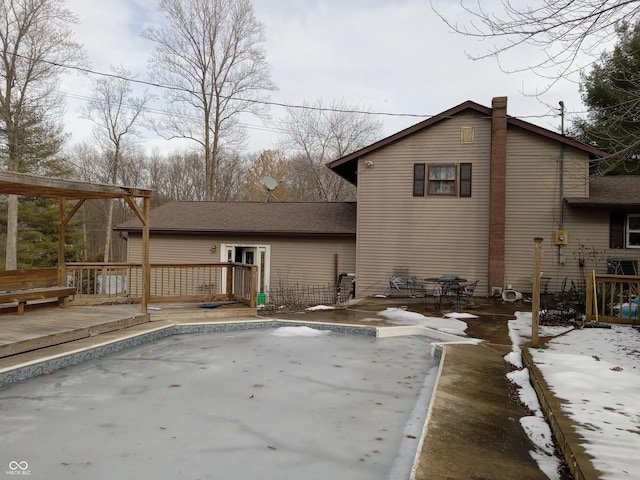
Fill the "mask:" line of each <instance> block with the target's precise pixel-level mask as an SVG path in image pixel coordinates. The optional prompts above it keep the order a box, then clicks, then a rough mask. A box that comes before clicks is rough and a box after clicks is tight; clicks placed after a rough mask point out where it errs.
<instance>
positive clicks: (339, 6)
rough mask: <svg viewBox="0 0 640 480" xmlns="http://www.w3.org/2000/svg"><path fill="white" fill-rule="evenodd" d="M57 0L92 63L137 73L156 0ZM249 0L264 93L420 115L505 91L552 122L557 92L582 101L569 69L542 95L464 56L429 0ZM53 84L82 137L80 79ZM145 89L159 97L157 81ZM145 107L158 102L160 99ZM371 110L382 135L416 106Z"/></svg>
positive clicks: (255, 128) (261, 141)
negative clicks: (263, 67) (268, 89)
mask: <svg viewBox="0 0 640 480" xmlns="http://www.w3.org/2000/svg"><path fill="white" fill-rule="evenodd" d="M66 3H67V6H68V8H69V9H71V10H72V11H73V12H75V13H76V14H77V15H78V19H79V22H80V23H79V24H78V25H76V26H75V27H74V28H75V31H76V37H75V38H76V40H77V41H78V42H80V43H82V44H84V47H85V49H86V51H87V54H88V59H89V62H90V64H91V68H92V69H93V70H96V71H103V72H106V71H108V70H109V67H110V66H111V65H122V66H124V67H125V68H127V69H128V70H130V71H131V72H133V73H134V75H137V78H138V79H141V80H147V79H148V76H147V71H146V67H147V59H148V57H149V55H150V53H151V51H152V49H153V45H152V44H151V43H150V42H149V41H147V40H144V39H142V38H141V37H140V32H141V31H142V30H143V28H144V26H145V25H147V24H149V23H154V22H158V20H159V19H160V18H161V17H160V16H159V15H160V14H159V12H158V11H157V1H156V0H105V1H103V2H88V1H87V0H67V2H66ZM434 3H435V4H436V5H438V6H439V7H438V8H439V9H441V11H442V12H443V13H444V14H445V15H446V16H447V17H448V18H451V19H452V20H453V21H456V20H459V21H460V22H464V21H465V19H466V17H465V16H464V12H463V10H462V9H461V7H460V6H459V4H458V3H457V2H452V1H450V0H434ZM491 3H496V4H497V3H498V2H496V1H495V0H491V1H486V2H485V1H483V8H487V9H489V5H490V4H491ZM253 5H254V9H255V13H256V17H257V19H258V20H259V21H260V22H263V23H264V25H265V31H266V36H267V41H266V43H265V45H264V48H265V50H266V53H267V60H268V62H269V63H270V65H271V67H272V70H271V74H272V79H273V81H274V83H275V84H276V85H277V87H278V88H279V90H278V91H276V92H273V93H272V95H271V100H272V101H274V102H281V103H287V104H301V103H303V102H305V101H306V102H309V103H312V102H314V101H315V100H317V99H322V101H323V103H324V104H325V105H327V104H330V103H331V102H332V101H335V100H343V101H344V102H345V103H347V104H348V105H360V106H362V107H366V108H367V109H370V110H373V111H376V112H392V113H410V114H416V115H427V116H430V115H436V114H438V113H440V112H442V111H444V110H447V109H449V108H451V107H453V106H455V105H458V104H460V103H462V102H464V101H466V100H473V101H475V102H477V103H480V104H482V105H486V106H490V105H491V99H492V97H495V96H508V97H509V106H508V113H509V114H511V115H514V116H517V117H519V118H522V119H523V120H526V121H530V122H532V123H536V124H538V125H541V126H543V127H545V128H549V129H552V130H558V128H559V125H560V119H559V115H558V102H559V101H560V100H562V101H563V102H564V103H565V106H566V108H567V111H568V116H569V117H570V116H571V113H572V112H580V111H583V106H582V104H581V103H580V95H579V91H578V85H577V83H575V81H576V80H577V78H574V79H573V80H574V81H573V82H572V81H569V80H565V81H562V82H559V83H558V84H556V85H555V86H554V87H553V89H552V90H551V91H550V92H548V93H547V94H546V95H545V96H544V97H543V100H544V101H545V102H546V104H545V103H543V102H541V101H540V100H539V99H538V98H535V97H534V96H531V94H532V93H534V92H535V91H536V90H540V89H542V88H544V86H545V84H546V82H545V81H544V80H542V79H540V78H538V77H536V76H535V75H533V74H532V73H530V72H527V73H520V74H505V73H502V72H501V71H500V69H499V68H498V65H497V63H496V62H495V60H492V59H488V60H482V61H473V60H469V59H468V58H467V56H466V53H465V52H470V53H483V52H485V51H486V48H488V47H489V46H490V45H489V44H480V43H478V42H477V41H475V40H473V39H471V38H468V37H464V36H460V35H456V34H453V33H451V32H450V31H449V28H448V27H447V26H446V25H445V24H444V23H443V22H442V21H441V20H440V19H439V18H438V17H437V16H436V15H435V14H434V12H433V11H432V9H431V7H430V4H429V1H428V0H396V1H389V0H253ZM496 8H498V7H496ZM536 54H537V53H536V52H535V51H533V50H531V49H529V50H528V51H524V50H519V51H518V52H517V55H516V56H515V57H511V58H510V59H505V61H507V62H508V61H512V62H519V61H528V60H529V59H531V61H533V60H534V59H535V55H536ZM523 59H526V60H523ZM522 65H523V64H518V66H522ZM63 90H64V92H65V94H66V95H67V99H68V105H67V114H66V115H65V125H66V129H67V131H69V132H70V133H72V138H71V140H70V144H73V143H76V142H80V141H82V140H83V139H85V138H88V135H89V133H90V130H91V125H90V124H89V122H88V121H86V120H81V119H79V114H78V110H79V109H80V107H81V105H82V104H83V103H84V102H85V101H86V97H87V96H89V95H90V94H91V82H90V79H89V78H88V77H81V76H79V75H76V74H72V75H65V76H64V82H63ZM152 93H155V94H157V95H158V96H160V97H161V96H162V91H152ZM527 94H529V95H527ZM550 107H553V109H550ZM154 108H157V109H162V108H163V107H162V104H161V102H157V103H156V104H155V105H154ZM283 113H284V112H283V109H282V108H279V107H272V109H271V114H272V115H273V117H275V118H277V117H279V116H281V115H282V114H283ZM380 119H381V120H382V121H383V122H384V124H383V125H384V126H383V134H384V136H387V135H391V134H393V133H395V132H397V131H399V130H401V129H403V128H406V127H408V126H410V125H412V124H414V123H417V122H419V121H421V118H416V117H391V116H380ZM243 122H244V123H245V124H246V125H248V126H249V129H248V133H249V137H250V138H249V143H248V150H249V151H260V150H263V149H271V148H276V147H277V146H278V132H277V130H275V129H274V128H273V124H268V123H267V124H265V123H263V122H262V121H260V120H259V119H258V118H255V117H247V118H245V119H243ZM144 144H145V146H146V147H147V148H150V147H151V146H159V147H161V148H162V150H163V151H164V152H171V151H173V150H176V149H178V148H180V146H181V145H179V144H178V143H174V142H168V141H164V140H160V139H158V138H157V137H156V136H155V135H154V134H153V133H151V132H145V135H144Z"/></svg>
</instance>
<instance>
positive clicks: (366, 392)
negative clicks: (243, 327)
mask: <svg viewBox="0 0 640 480" xmlns="http://www.w3.org/2000/svg"><path fill="white" fill-rule="evenodd" d="M282 332H283V331H282V330H281V329H264V330H252V331H239V332H225V333H201V334H196V335H178V336H172V337H168V338H164V339H161V340H158V341H155V342H152V343H146V344H143V345H139V346H137V347H134V348H131V349H127V350H123V351H120V352H118V353H114V354H112V355H110V356H108V357H104V358H101V359H95V360H91V361H87V362H85V363H81V364H79V365H75V366H73V367H69V368H66V369H63V370H59V371H56V372H53V373H52V374H51V375H44V376H40V377H36V378H33V379H30V380H28V381H25V382H19V383H13V384H9V385H6V386H4V387H2V388H1V389H0V412H2V416H1V420H0V462H2V466H3V469H4V470H5V471H6V473H7V474H8V475H9V474H11V475H17V474H25V473H26V472H29V473H30V477H31V478H46V479H110V480H111V479H178V478H185V479H224V480H228V479H249V478H256V479H278V480H281V479H287V478H289V479H328V478H335V479H340V480H347V479H366V480H372V479H378V478H379V479H386V478H394V479H395V478H408V477H409V473H410V470H411V466H412V463H413V458H414V455H415V452H416V448H417V446H418V442H419V439H420V434H421V431H422V428H423V425H424V421H425V417H426V412H427V408H428V403H429V399H430V397H431V390H432V388H433V384H434V382H435V378H436V373H437V364H438V360H436V359H434V358H432V357H431V340H429V339H428V338H425V337H421V336H410V337H392V338H376V337H373V336H366V335H347V334H338V333H329V332H324V333H323V334H321V335H317V336H301V335H298V333H312V334H313V333H316V332H309V330H294V333H293V334H288V333H289V332H285V333H286V335H285V336H277V335H276V334H278V333H282ZM26 465H28V468H27V469H23V467H25V466H26Z"/></svg>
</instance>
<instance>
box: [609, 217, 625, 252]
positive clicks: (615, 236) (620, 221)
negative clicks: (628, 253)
mask: <svg viewBox="0 0 640 480" xmlns="http://www.w3.org/2000/svg"><path fill="white" fill-rule="evenodd" d="M625 219H626V215H625V214H624V213H621V212H611V214H610V216H609V248H624V222H625Z"/></svg>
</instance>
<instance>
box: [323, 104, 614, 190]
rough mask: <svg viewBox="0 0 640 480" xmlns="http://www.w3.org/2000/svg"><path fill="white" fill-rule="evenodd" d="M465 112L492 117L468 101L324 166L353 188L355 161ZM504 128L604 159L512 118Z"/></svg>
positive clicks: (592, 149) (593, 150) (574, 142)
mask: <svg viewBox="0 0 640 480" xmlns="http://www.w3.org/2000/svg"><path fill="white" fill-rule="evenodd" d="M467 111H473V112H476V113H479V114H480V115H482V116H485V117H487V118H489V119H490V118H491V117H492V113H493V110H492V109H491V108H489V107H485V106H484V105H480V104H478V103H476V102H473V101H471V100H467V101H466V102H463V103H461V104H460V105H457V106H455V107H453V108H450V109H449V110H446V111H444V112H442V113H439V114H437V115H434V116H433V117H430V118H428V119H426V120H423V121H422V122H420V123H417V124H415V125H413V126H411V127H408V128H406V129H404V130H401V131H399V132H398V133H395V134H393V135H391V136H389V137H386V138H383V139H382V140H379V141H377V142H375V143H372V144H371V145H369V146H367V147H364V148H361V149H360V150H357V151H355V152H353V153H350V154H349V155H345V156H344V157H341V158H338V159H337V160H334V161H333V162H330V163H329V164H328V165H327V166H328V167H329V168H330V169H331V170H333V171H334V172H335V173H337V174H338V175H340V176H341V177H343V178H344V179H345V180H347V181H349V182H350V183H352V184H354V185H355V184H356V181H357V163H358V159H360V158H362V157H365V156H367V155H369V154H371V153H373V152H376V151H378V150H381V149H383V148H386V147H388V146H390V145H393V144H395V143H397V142H400V141H402V140H404V139H405V138H407V137H409V136H411V135H413V134H415V133H417V132H420V131H423V130H425V129H427V128H429V127H431V126H433V125H435V124H437V123H439V122H442V121H444V120H448V119H450V118H452V117H454V116H456V115H459V114H461V113H464V112H467ZM507 126H512V127H517V128H522V129H524V130H527V131H529V132H532V133H534V134H536V135H540V136H542V137H545V138H548V139H551V140H554V141H557V142H560V143H563V144H565V145H567V146H570V147H573V148H576V149H578V150H581V151H584V152H586V153H588V154H590V155H593V156H595V157H598V158H602V157H606V156H607V155H608V154H607V153H606V152H604V151H602V150H600V149H598V148H595V147H592V146H590V145H587V144H584V143H582V142H579V141H577V140H574V139H572V138H569V137H567V136H565V135H561V134H559V133H557V132H553V131H551V130H548V129H546V128H542V127H539V126H537V125H534V124H532V123H529V122H525V121H523V120H520V119H517V118H515V117H511V116H509V115H507Z"/></svg>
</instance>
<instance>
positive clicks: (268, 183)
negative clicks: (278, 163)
mask: <svg viewBox="0 0 640 480" xmlns="http://www.w3.org/2000/svg"><path fill="white" fill-rule="evenodd" d="M262 183H264V186H265V187H267V190H269V191H270V192H271V191H273V190H275V189H276V187H277V186H278V181H277V180H276V179H275V178H273V177H264V178H263V179H262Z"/></svg>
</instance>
